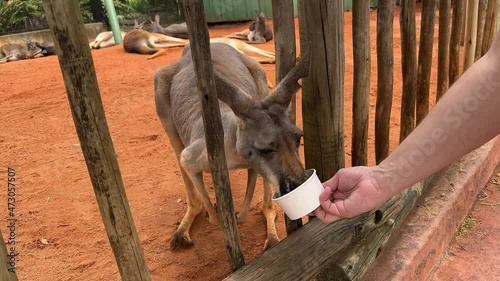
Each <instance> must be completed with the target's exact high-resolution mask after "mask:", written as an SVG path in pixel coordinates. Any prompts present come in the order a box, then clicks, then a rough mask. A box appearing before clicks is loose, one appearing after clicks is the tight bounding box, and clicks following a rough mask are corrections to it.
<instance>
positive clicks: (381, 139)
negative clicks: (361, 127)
mask: <svg viewBox="0 0 500 281" xmlns="http://www.w3.org/2000/svg"><path fill="white" fill-rule="evenodd" d="M394 6H395V4H394V1H392V0H380V1H379V3H378V11H377V69H378V71H377V102H376V107H375V159H376V162H377V164H378V163H380V162H382V160H384V159H385V158H386V157H387V156H388V155H389V143H390V140H389V127H390V120H391V108H392V95H393V90H394V42H393V41H394V40H393V33H394V30H393V25H394Z"/></svg>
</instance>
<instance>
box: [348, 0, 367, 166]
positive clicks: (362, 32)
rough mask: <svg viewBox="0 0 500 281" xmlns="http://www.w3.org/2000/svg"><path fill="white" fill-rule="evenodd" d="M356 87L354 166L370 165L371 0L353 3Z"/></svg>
mask: <svg viewBox="0 0 500 281" xmlns="http://www.w3.org/2000/svg"><path fill="white" fill-rule="evenodd" d="M352 33H353V49H354V50H353V55H354V77H353V79H354V84H353V85H354V89H353V95H352V102H353V104H352V144H351V158H352V160H351V163H352V166H366V165H367V164H368V163H367V158H368V156H367V146H368V124H369V122H368V121H369V120H368V118H369V110H370V109H369V103H370V71H371V69H370V67H371V54H370V53H371V50H370V1H369V0H357V1H353V3H352Z"/></svg>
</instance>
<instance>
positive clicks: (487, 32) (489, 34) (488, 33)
mask: <svg viewBox="0 0 500 281" xmlns="http://www.w3.org/2000/svg"><path fill="white" fill-rule="evenodd" d="M497 2H498V0H488V5H487V7H486V19H485V20H484V21H485V25H484V37H483V46H482V47H481V56H483V55H484V54H486V52H488V50H489V49H490V47H491V44H492V43H493V35H494V34H495V31H496V30H495V16H496V15H495V8H496V6H497Z"/></svg>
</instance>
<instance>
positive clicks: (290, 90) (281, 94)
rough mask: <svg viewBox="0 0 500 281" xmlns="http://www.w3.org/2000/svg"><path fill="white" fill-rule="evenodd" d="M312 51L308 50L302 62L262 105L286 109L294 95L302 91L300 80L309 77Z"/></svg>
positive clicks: (301, 59)
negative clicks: (274, 104)
mask: <svg viewBox="0 0 500 281" xmlns="http://www.w3.org/2000/svg"><path fill="white" fill-rule="evenodd" d="M310 62H311V51H310V49H308V50H307V51H305V52H304V55H303V56H302V57H301V58H300V61H299V62H298V63H297V64H296V65H295V67H294V68H292V70H290V72H288V74H287V75H286V76H285V78H283V80H281V82H280V83H279V84H278V86H277V87H276V89H275V90H274V91H273V92H272V93H271V95H269V96H267V97H266V98H265V99H264V100H263V101H262V103H263V104H264V106H266V105H269V104H271V103H278V104H279V105H281V106H283V107H284V108H287V107H288V104H289V103H290V101H291V100H292V98H293V95H294V94H295V93H296V92H297V91H298V90H299V89H300V85H299V83H298V80H299V79H301V78H303V77H307V76H308V75H309V68H310V66H311V63H310Z"/></svg>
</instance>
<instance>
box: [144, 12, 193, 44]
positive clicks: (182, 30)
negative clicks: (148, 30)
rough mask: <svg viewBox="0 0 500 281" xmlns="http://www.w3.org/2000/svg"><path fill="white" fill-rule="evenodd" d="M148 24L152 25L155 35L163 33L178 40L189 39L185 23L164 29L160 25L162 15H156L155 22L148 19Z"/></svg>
mask: <svg viewBox="0 0 500 281" xmlns="http://www.w3.org/2000/svg"><path fill="white" fill-rule="evenodd" d="M148 22H149V23H150V24H151V27H152V29H153V32H154V33H161V34H165V35H168V36H172V37H176V38H182V39H189V34H188V29H187V25H186V23H185V22H183V23H179V24H172V25H169V26H168V27H166V28H163V27H162V26H161V25H160V15H156V16H155V20H154V21H152V20H151V19H148Z"/></svg>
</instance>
